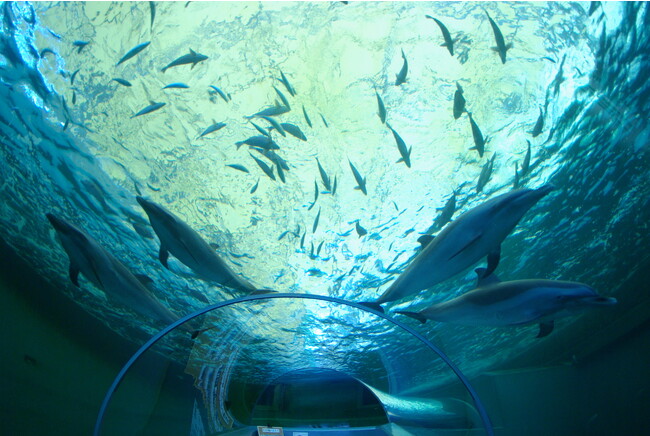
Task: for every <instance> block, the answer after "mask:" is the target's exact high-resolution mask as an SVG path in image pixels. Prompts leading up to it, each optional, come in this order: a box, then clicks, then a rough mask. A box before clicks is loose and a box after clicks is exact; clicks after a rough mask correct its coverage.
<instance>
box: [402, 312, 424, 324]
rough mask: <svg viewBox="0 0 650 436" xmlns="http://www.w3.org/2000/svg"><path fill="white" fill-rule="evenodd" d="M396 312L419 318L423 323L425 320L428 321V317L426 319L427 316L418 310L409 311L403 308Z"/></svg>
mask: <svg viewBox="0 0 650 436" xmlns="http://www.w3.org/2000/svg"><path fill="white" fill-rule="evenodd" d="M395 313H399V314H401V315H406V316H410V317H411V318H414V319H417V320H418V321H420V322H421V323H422V324H424V323H425V322H427V319H426V318H425V317H424V316H423V315H422V314H421V313H418V312H408V311H401V310H399V311H397V312H395Z"/></svg>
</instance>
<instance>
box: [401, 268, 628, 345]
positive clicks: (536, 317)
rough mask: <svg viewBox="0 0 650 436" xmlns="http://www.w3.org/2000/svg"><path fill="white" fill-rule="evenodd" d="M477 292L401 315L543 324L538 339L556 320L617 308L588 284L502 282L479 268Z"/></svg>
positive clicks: (453, 320) (481, 322) (477, 322)
mask: <svg viewBox="0 0 650 436" xmlns="http://www.w3.org/2000/svg"><path fill="white" fill-rule="evenodd" d="M476 273H477V275H478V276H479V280H478V284H477V287H476V289H473V290H471V291H469V292H467V293H465V294H463V295H461V296H459V297H456V298H453V299H451V300H449V301H444V302H442V303H437V304H434V305H433V306H430V307H428V308H426V309H424V310H421V311H420V312H398V313H401V314H404V315H408V316H410V317H412V318H415V319H418V320H419V321H421V322H426V321H427V320H428V319H431V320H434V321H441V322H450V323H455V324H464V325H475V326H516V325H523V324H532V323H536V322H539V334H538V335H537V337H538V338H542V337H544V336H547V335H548V334H550V333H551V332H552V331H553V326H554V320H555V319H557V318H561V317H565V316H570V315H574V314H576V313H579V312H581V311H583V310H586V309H588V308H591V307H605V306H611V305H614V304H616V299H615V298H610V297H602V296H600V295H598V294H597V293H596V291H595V290H594V289H593V288H591V287H590V286H588V285H585V284H584V283H577V282H564V281H558V280H541V279H531V280H514V281H510V282H501V281H499V279H498V278H497V277H496V276H495V275H494V274H492V275H489V276H487V277H486V278H482V277H483V273H484V268H477V269H476Z"/></svg>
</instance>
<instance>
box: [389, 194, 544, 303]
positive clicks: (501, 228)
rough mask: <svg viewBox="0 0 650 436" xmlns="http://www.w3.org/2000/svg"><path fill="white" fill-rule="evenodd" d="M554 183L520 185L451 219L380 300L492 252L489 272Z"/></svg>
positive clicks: (400, 294) (418, 286) (419, 288)
mask: <svg viewBox="0 0 650 436" xmlns="http://www.w3.org/2000/svg"><path fill="white" fill-rule="evenodd" d="M552 189H553V187H552V186H551V185H546V186H542V187H541V188H538V189H519V190H516V191H511V192H508V193H506V194H502V195H499V196H497V197H494V198H492V199H490V200H488V201H486V202H485V203H482V204H480V205H478V206H476V207H474V208H472V209H470V210H469V211H467V212H465V213H464V214H462V215H461V216H459V217H458V218H457V219H456V220H455V221H453V222H451V223H449V224H448V225H447V226H446V227H445V228H444V229H443V230H442V231H441V232H440V233H439V234H438V235H437V236H436V237H435V238H433V240H432V241H430V242H429V243H428V244H427V245H426V246H424V247H423V249H422V251H421V252H420V253H419V254H418V255H417V256H415V258H414V259H413V260H412V261H411V263H410V264H409V266H408V267H407V268H406V270H404V272H403V273H402V274H401V275H400V276H399V277H398V278H397V280H395V282H393V284H392V285H391V286H390V287H389V288H388V289H387V290H386V291H385V292H384V293H383V294H382V295H381V297H380V298H379V299H378V300H377V301H376V303H378V304H383V303H387V302H389V301H395V300H399V299H401V298H404V297H406V296H409V295H412V294H415V293H417V292H420V291H422V290H424V289H428V288H431V287H432V286H434V285H436V284H438V283H440V282H442V281H444V280H446V279H448V278H451V277H453V276H455V275H456V274H458V273H460V272H462V271H464V270H465V269H466V268H469V267H471V266H472V265H474V264H475V263H476V262H478V261H479V260H481V258H483V257H485V256H488V271H487V272H486V275H489V274H490V273H491V272H492V271H493V270H494V268H496V266H497V265H498V262H499V256H500V247H501V243H502V242H503V240H504V239H505V238H506V237H507V236H508V235H509V234H510V232H512V230H513V229H514V228H515V226H516V225H517V223H518V222H519V221H520V220H521V218H522V217H523V216H524V214H525V213H526V212H527V211H528V210H529V209H530V208H531V207H532V206H533V205H534V204H535V203H537V201H539V200H540V199H541V198H542V197H544V196H545V195H547V194H548V193H549V192H550V191H551V190H552Z"/></svg>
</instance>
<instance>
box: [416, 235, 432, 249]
mask: <svg viewBox="0 0 650 436" xmlns="http://www.w3.org/2000/svg"><path fill="white" fill-rule="evenodd" d="M433 238H435V236H433V235H422V236H420V237H419V238H418V242H419V243H420V245H422V246H421V247H420V248H424V247H426V246H427V245H429V243H430V242H431V241H432V240H433Z"/></svg>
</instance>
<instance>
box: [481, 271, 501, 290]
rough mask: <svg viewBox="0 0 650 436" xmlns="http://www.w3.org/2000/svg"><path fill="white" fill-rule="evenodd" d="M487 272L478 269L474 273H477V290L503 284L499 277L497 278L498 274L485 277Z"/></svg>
mask: <svg viewBox="0 0 650 436" xmlns="http://www.w3.org/2000/svg"><path fill="white" fill-rule="evenodd" d="M485 271H487V269H486V268H476V269H475V270H474V272H475V273H476V287H477V288H482V287H483V286H489V285H494V284H495V283H501V280H499V277H497V275H496V274H494V273H492V274H490V275H489V276H487V277H483V274H485Z"/></svg>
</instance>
